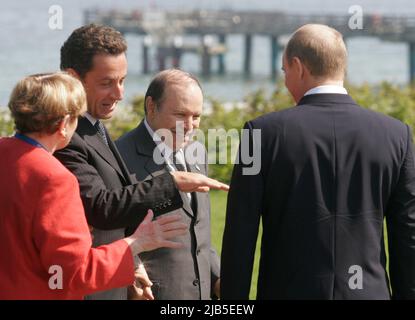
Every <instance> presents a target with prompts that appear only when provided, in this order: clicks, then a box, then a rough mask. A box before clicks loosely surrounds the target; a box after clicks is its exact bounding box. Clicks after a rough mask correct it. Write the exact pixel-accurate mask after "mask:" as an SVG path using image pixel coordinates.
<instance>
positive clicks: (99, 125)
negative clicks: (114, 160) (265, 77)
mask: <svg viewBox="0 0 415 320" xmlns="http://www.w3.org/2000/svg"><path fill="white" fill-rule="evenodd" d="M94 127H95V129H97V132H98V133H99V135H100V136H101V138H102V140H103V141H104V143H105V144H106V145H107V146H109V145H108V139H107V135H106V133H105V128H104V125H103V124H102V122H101V121H99V120H97V122H95V125H94Z"/></svg>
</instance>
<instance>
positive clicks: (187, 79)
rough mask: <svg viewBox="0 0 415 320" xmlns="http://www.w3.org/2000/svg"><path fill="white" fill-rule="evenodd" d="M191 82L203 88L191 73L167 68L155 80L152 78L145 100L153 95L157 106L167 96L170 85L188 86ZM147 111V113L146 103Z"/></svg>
mask: <svg viewBox="0 0 415 320" xmlns="http://www.w3.org/2000/svg"><path fill="white" fill-rule="evenodd" d="M189 84H195V85H197V86H198V87H199V88H200V90H202V87H201V86H200V83H199V81H198V80H197V78H196V77H195V76H193V75H192V74H191V73H188V72H185V71H182V70H179V69H167V70H164V71H161V72H159V73H158V74H157V75H156V76H155V77H154V78H153V80H151V83H150V85H149V86H148V89H147V92H146V95H145V101H147V98H148V97H151V98H152V100H153V101H154V103H156V105H157V106H160V105H161V104H162V102H163V100H164V98H165V92H166V91H167V88H168V87H171V86H173V85H184V86H187V85H189ZM145 112H146V114H147V108H146V105H145Z"/></svg>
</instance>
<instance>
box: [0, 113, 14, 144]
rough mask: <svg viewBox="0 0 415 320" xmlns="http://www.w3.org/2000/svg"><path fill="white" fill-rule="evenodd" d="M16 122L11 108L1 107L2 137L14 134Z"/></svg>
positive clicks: (0, 125)
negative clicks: (12, 116) (11, 113)
mask: <svg viewBox="0 0 415 320" xmlns="http://www.w3.org/2000/svg"><path fill="white" fill-rule="evenodd" d="M13 131H14V123H13V120H12V118H11V115H10V111H9V109H6V108H1V107H0V137H6V136H10V135H12V134H13Z"/></svg>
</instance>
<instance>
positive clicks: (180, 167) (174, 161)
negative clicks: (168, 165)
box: [173, 152, 187, 171]
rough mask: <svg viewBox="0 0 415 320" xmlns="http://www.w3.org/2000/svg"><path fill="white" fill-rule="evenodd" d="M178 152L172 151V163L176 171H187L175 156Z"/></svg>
mask: <svg viewBox="0 0 415 320" xmlns="http://www.w3.org/2000/svg"><path fill="white" fill-rule="evenodd" d="M177 154H178V152H175V153H173V163H174V166H175V167H176V169H177V171H187V170H186V168H185V166H184V164H183V163H182V161H180V159H179V157H178V156H177Z"/></svg>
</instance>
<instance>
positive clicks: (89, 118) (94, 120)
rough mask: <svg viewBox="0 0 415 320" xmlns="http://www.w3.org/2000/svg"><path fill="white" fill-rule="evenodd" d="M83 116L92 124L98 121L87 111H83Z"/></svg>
mask: <svg viewBox="0 0 415 320" xmlns="http://www.w3.org/2000/svg"><path fill="white" fill-rule="evenodd" d="M84 117H85V118H87V119H88V120H89V122H91V124H92V125H93V126H95V123H96V122H97V121H98V119H95V118H94V117H93V116H91V114H90V113H89V112H85V113H84Z"/></svg>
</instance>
